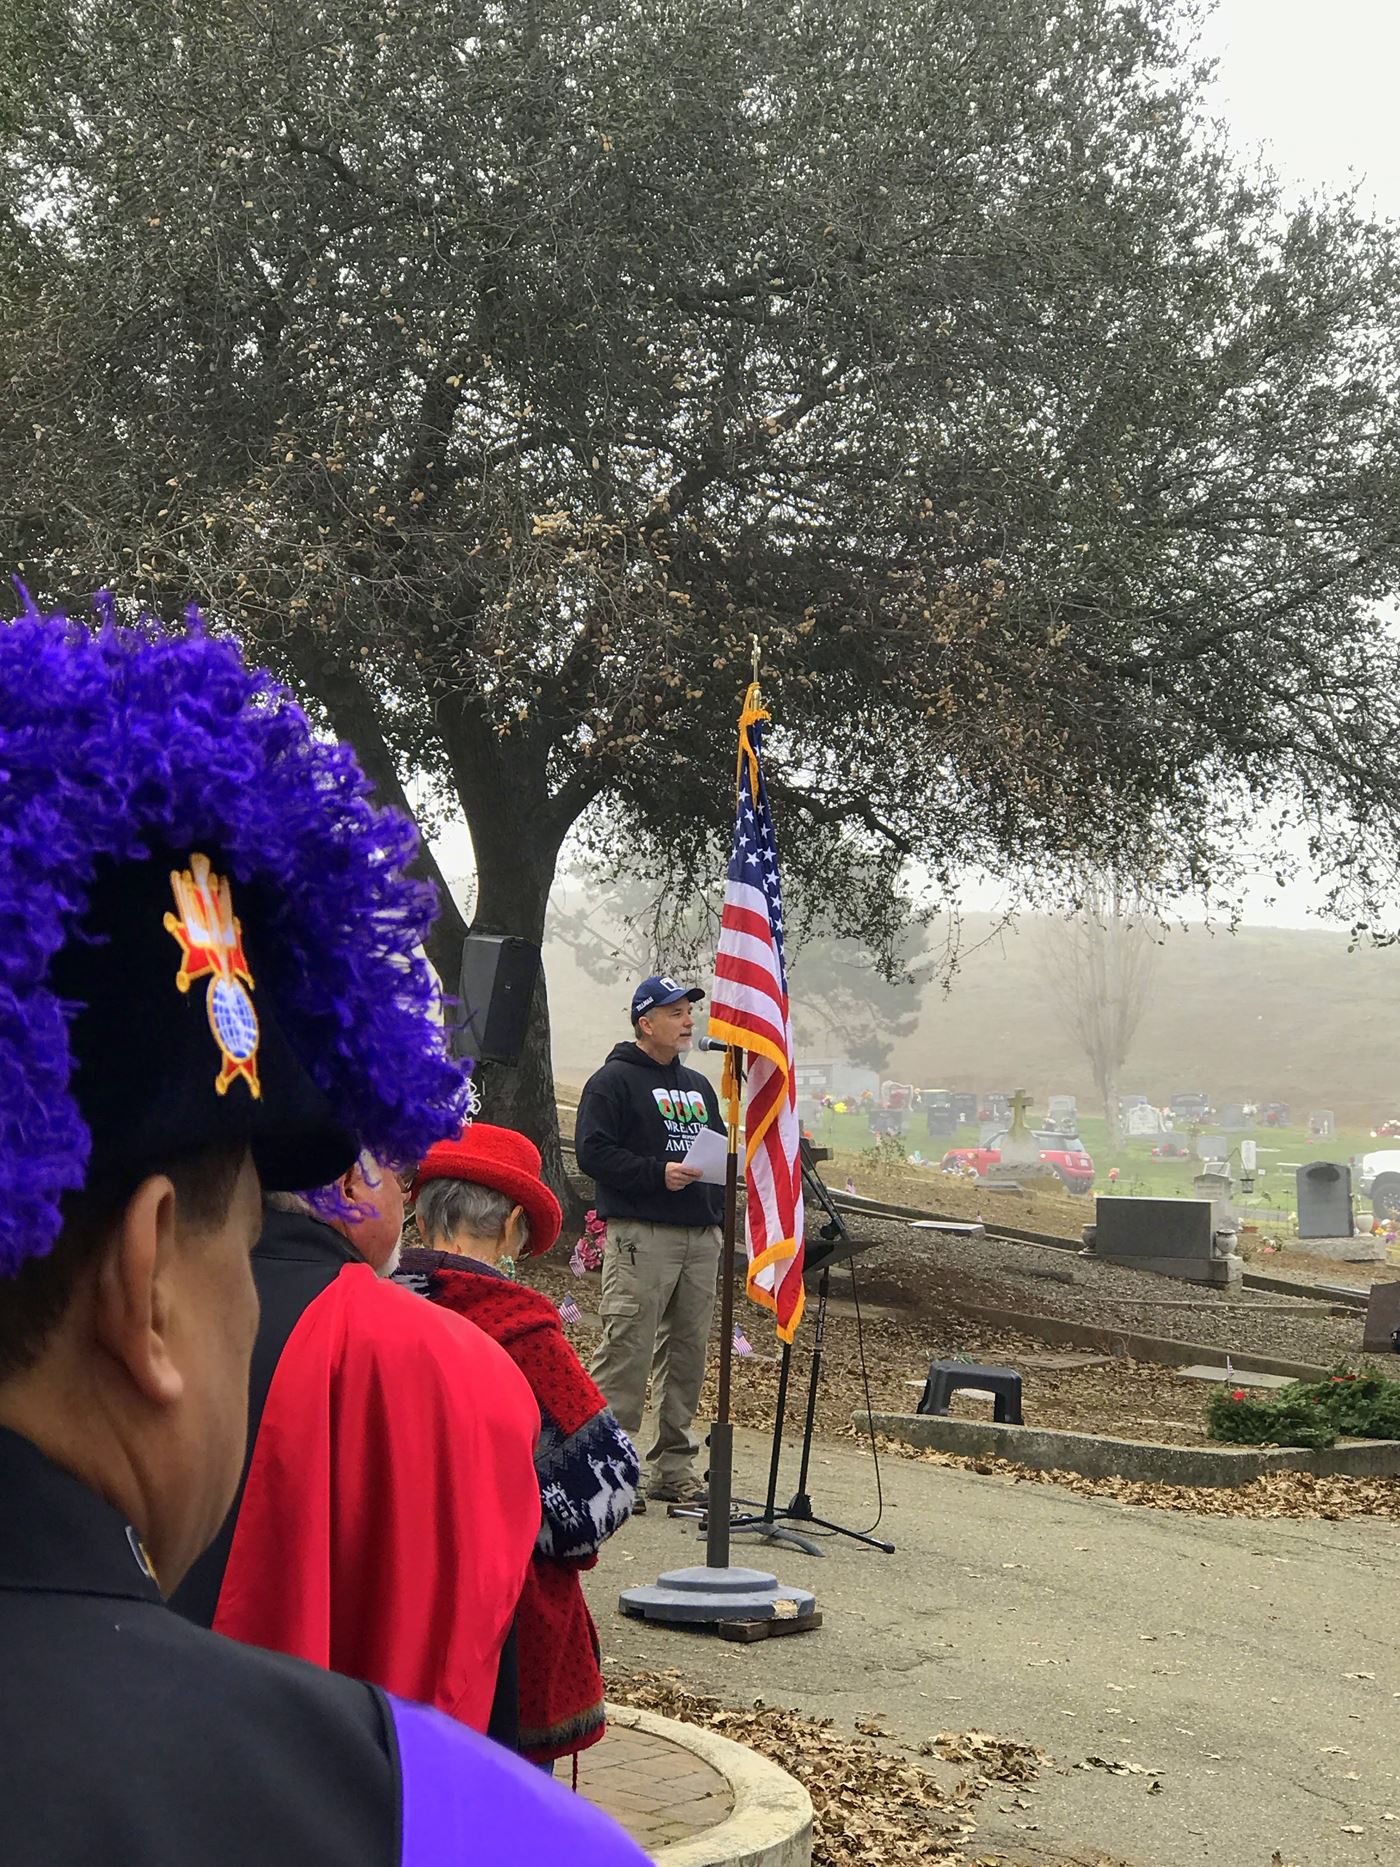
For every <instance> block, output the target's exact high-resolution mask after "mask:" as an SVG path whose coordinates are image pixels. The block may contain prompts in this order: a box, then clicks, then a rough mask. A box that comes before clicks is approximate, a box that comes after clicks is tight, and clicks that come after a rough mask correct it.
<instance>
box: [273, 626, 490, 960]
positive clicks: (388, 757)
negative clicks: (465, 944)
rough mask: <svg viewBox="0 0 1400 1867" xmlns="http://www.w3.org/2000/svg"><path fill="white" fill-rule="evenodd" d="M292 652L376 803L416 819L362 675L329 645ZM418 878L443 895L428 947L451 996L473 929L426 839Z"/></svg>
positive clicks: (294, 644)
mask: <svg viewBox="0 0 1400 1867" xmlns="http://www.w3.org/2000/svg"><path fill="white" fill-rule="evenodd" d="M286 648H287V653H288V655H289V657H290V659H291V662H292V665H293V667H294V668H295V669H296V673H297V679H298V681H299V682H300V684H301V686H302V687H303V689H304V690H305V691H306V692H307V693H308V694H311V695H313V696H314V697H315V698H316V699H317V700H319V701H320V703H321V705H322V706H323V707H324V708H325V709H326V711H327V713H329V714H330V716H331V724H332V725H333V726H334V727H335V730H336V734H337V736H338V737H339V738H341V739H344V740H345V741H346V743H347V744H349V745H352V746H353V747H354V748H355V755H356V757H357V758H358V759H359V761H360V765H361V768H362V769H363V771H364V774H365V776H366V777H367V778H368V779H369V781H370V783H371V784H372V785H373V786H374V794H375V798H376V800H377V801H378V802H379V803H381V804H389V805H392V806H393V808H394V809H395V810H399V811H402V812H403V814H404V816H406V817H410V818H411V817H413V808H412V806H411V805H410V803H409V801H408V793H407V792H406V791H405V790H404V788H403V781H402V779H401V778H400V777H399V770H398V766H397V764H396V763H395V761H394V755H393V753H392V752H391V751H390V750H389V746H388V744H387V742H386V741H385V738H384V735H383V733H382V732H381V731H380V727H379V719H378V715H377V713H376V711H375V703H374V700H373V699H372V697H371V696H370V695H369V694H367V693H366V692H365V688H364V683H363V682H362V681H361V679H360V677H359V675H358V674H357V673H356V672H355V670H354V669H353V668H347V667H345V666H344V665H343V664H342V663H340V662H337V661H334V660H332V659H331V658H330V657H329V656H328V655H327V654H326V651H325V648H324V645H321V644H317V643H315V642H313V641H308V640H304V639H302V638H301V637H295V638H293V639H292V640H290V641H289V642H288V643H287V644H286ZM412 873H413V874H414V875H416V876H417V877H418V878H419V879H420V881H425V882H428V883H429V884H431V886H432V887H433V888H435V889H436V890H437V898H438V911H437V918H436V919H435V920H434V922H433V924H432V926H431V927H430V928H429V929H428V934H427V938H426V939H425V940H424V942H423V946H424V951H425V952H426V953H427V955H428V958H429V960H430V961H431V962H432V965H433V969H434V970H435V971H436V973H437V975H438V978H439V979H441V981H442V988H443V991H444V992H446V993H447V994H448V995H449V997H450V996H452V995H453V994H455V992H456V990H457V977H458V974H459V972H460V971H461V966H462V940H463V938H464V936H465V934H466V931H467V924H466V922H465V921H464V920H463V919H462V915H461V911H460V910H459V908H458V906H457V903H456V902H455V901H454V900H453V898H452V890H451V889H450V888H449V887H448V886H447V882H446V879H445V878H444V876H443V873H442V870H441V869H440V868H439V867H438V864H437V857H436V856H434V854H433V852H432V850H431V849H430V848H429V847H428V839H427V838H426V837H422V839H421V846H420V848H419V851H418V856H417V859H416V860H415V862H414V863H413V868H412Z"/></svg>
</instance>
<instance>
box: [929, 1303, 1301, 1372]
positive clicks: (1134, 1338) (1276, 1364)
mask: <svg viewBox="0 0 1400 1867" xmlns="http://www.w3.org/2000/svg"><path fill="white" fill-rule="evenodd" d="M948 1307H949V1309H951V1310H956V1311H957V1313H958V1315H959V1316H968V1317H971V1318H972V1320H973V1321H974V1322H987V1323H995V1324H996V1325H997V1326H999V1327H1001V1328H1005V1329H1014V1330H1015V1331H1016V1333H1017V1335H1028V1336H1031V1337H1032V1338H1033V1339H1034V1340H1036V1341H1038V1342H1057V1343H1059V1344H1060V1345H1061V1346H1066V1347H1070V1348H1099V1349H1102V1350H1103V1351H1104V1353H1105V1354H1107V1355H1121V1356H1124V1357H1126V1358H1127V1359H1129V1360H1131V1361H1155V1362H1157V1363H1158V1364H1159V1365H1160V1366H1162V1367H1167V1368H1190V1367H1194V1366H1195V1365H1196V1363H1198V1362H1200V1363H1203V1364H1205V1365H1206V1366H1207V1367H1212V1368H1223V1367H1224V1366H1225V1363H1226V1351H1225V1350H1224V1349H1223V1348H1217V1347H1215V1346H1214V1345H1213V1344H1211V1343H1208V1342H1178V1341H1177V1340H1176V1339H1175V1338H1174V1337H1171V1336H1162V1335H1139V1334H1138V1333H1137V1331H1136V1330H1135V1329H1118V1328H1114V1327H1113V1326H1112V1325H1111V1324H1108V1323H1090V1322H1070V1321H1069V1320H1068V1319H1067V1318H1065V1317H1060V1316H1033V1315H1029V1314H1027V1313H1026V1312H1025V1311H1023V1310H1014V1309H1001V1308H999V1307H996V1306H993V1305H991V1304H987V1303H964V1302H962V1301H961V1300H960V1299H959V1298H958V1297H949V1298H948ZM1229 1362H1230V1365H1231V1367H1235V1368H1243V1369H1245V1370H1246V1372H1247V1373H1249V1374H1283V1375H1287V1376H1288V1378H1289V1379H1290V1380H1292V1381H1325V1380H1326V1379H1327V1376H1328V1373H1329V1372H1330V1370H1329V1369H1327V1368H1319V1367H1315V1366H1314V1365H1313V1364H1312V1363H1311V1362H1306V1361H1278V1360H1276V1359H1275V1358H1274V1357H1273V1356H1270V1355H1237V1354H1236V1353H1235V1351H1234V1350H1233V1349H1231V1350H1230V1351H1229Z"/></svg>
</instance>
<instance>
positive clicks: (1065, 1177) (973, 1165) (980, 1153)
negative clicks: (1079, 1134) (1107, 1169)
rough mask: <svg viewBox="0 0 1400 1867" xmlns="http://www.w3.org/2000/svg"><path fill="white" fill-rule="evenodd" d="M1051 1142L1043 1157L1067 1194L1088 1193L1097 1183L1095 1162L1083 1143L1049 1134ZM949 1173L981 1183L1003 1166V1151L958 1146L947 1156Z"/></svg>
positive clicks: (1042, 1153) (996, 1148)
mask: <svg viewBox="0 0 1400 1867" xmlns="http://www.w3.org/2000/svg"><path fill="white" fill-rule="evenodd" d="M1042 1139H1043V1140H1044V1141H1046V1142H1047V1143H1049V1144H1050V1145H1048V1146H1043V1147H1042V1148H1041V1150H1040V1158H1041V1159H1042V1160H1043V1161H1044V1162H1045V1164H1046V1166H1047V1167H1050V1168H1051V1169H1053V1171H1054V1174H1055V1178H1056V1179H1057V1180H1058V1181H1059V1182H1060V1184H1061V1186H1063V1187H1064V1189H1065V1191H1066V1192H1067V1193H1087V1192H1088V1191H1089V1188H1090V1187H1091V1186H1092V1185H1093V1184H1094V1163H1093V1161H1092V1160H1090V1158H1089V1156H1088V1155H1087V1154H1086V1153H1085V1152H1084V1146H1083V1143H1082V1142H1079V1141H1072V1140H1068V1139H1067V1138H1066V1137H1065V1136H1064V1135H1045V1136H1043V1137H1042ZM942 1164H943V1169H944V1171H945V1173H950V1172H956V1171H957V1170H958V1169H959V1168H961V1169H962V1171H963V1172H964V1173H967V1172H972V1173H975V1174H976V1176H977V1178H978V1179H979V1180H985V1179H986V1178H987V1177H988V1175H989V1174H990V1173H991V1171H992V1169H993V1168H994V1167H999V1166H1000V1165H1001V1149H1000V1148H998V1147H955V1148H950V1149H949V1150H948V1152H947V1153H946V1154H945V1155H944V1156H943V1163H942Z"/></svg>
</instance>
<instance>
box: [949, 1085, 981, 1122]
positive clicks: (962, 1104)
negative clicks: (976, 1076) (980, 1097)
mask: <svg viewBox="0 0 1400 1867" xmlns="http://www.w3.org/2000/svg"><path fill="white" fill-rule="evenodd" d="M953 1113H954V1115H956V1117H957V1119H958V1126H959V1127H960V1128H962V1127H968V1128H970V1127H971V1126H972V1124H973V1122H975V1121H976V1120H977V1097H976V1095H975V1094H973V1092H972V1091H971V1090H970V1089H955V1090H954V1091H953Z"/></svg>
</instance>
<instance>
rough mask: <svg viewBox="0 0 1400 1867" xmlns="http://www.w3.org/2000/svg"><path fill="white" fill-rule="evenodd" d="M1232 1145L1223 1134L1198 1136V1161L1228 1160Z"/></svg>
mask: <svg viewBox="0 0 1400 1867" xmlns="http://www.w3.org/2000/svg"><path fill="white" fill-rule="evenodd" d="M1229 1158H1230V1143H1229V1142H1228V1141H1227V1140H1226V1139H1225V1137H1224V1135H1223V1134H1198V1135H1197V1136H1196V1159H1197V1160H1228V1159H1229Z"/></svg>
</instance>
